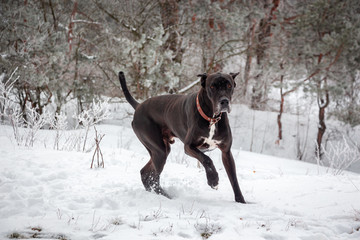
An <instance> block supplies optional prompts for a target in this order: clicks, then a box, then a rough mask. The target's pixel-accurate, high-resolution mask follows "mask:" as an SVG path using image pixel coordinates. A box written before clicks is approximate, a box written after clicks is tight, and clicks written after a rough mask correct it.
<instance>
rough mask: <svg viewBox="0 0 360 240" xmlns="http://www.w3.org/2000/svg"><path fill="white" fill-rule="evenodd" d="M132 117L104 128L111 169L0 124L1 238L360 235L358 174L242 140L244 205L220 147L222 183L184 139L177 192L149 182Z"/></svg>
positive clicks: (305, 239) (176, 154)
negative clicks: (270, 152) (159, 191)
mask: <svg viewBox="0 0 360 240" xmlns="http://www.w3.org/2000/svg"><path fill="white" fill-rule="evenodd" d="M129 125H130V121H129V120H126V124H124V125H121V126H119V125H110V124H103V125H99V126H97V129H98V131H99V132H101V133H103V134H105V137H104V140H103V142H101V145H100V146H101V150H102V152H103V154H104V160H105V168H96V169H90V164H91V159H92V155H93V151H90V152H87V153H83V152H76V151H55V150H51V149H49V148H50V147H49V146H50V145H51V143H50V142H51V141H50V139H51V138H52V137H51V135H52V134H53V133H52V132H51V131H50V130H42V131H41V132H40V135H41V136H42V137H41V138H42V139H44V140H43V141H39V142H38V143H37V144H36V146H34V147H32V148H26V147H18V146H17V145H16V144H15V143H14V142H12V141H10V140H9V139H11V135H12V129H11V127H9V126H4V125H2V126H0V159H1V168H0V239H7V238H41V239H101V240H105V239H207V238H209V239H230V240H231V239H280V240H281V239H302V240H310V239H313V240H319V239H359V238H360V190H359V189H360V175H359V174H356V173H351V172H347V171H344V172H343V173H342V174H341V175H333V174H331V173H328V172H327V169H326V168H324V167H318V166H317V165H315V164H310V163H304V162H300V161H296V160H289V159H285V158H278V157H272V156H267V155H261V154H256V153H251V152H247V151H242V150H239V149H237V148H236V145H235V146H234V147H233V155H234V158H235V161H236V166H237V175H238V178H239V181H240V187H241V189H242V192H243V195H244V197H245V199H246V201H247V202H248V204H246V205H244V204H239V203H236V202H234V196H233V191H232V188H231V186H230V183H229V180H228V178H227V176H226V172H225V170H224V168H223V165H222V162H221V154H220V152H219V151H218V150H214V151H212V152H210V153H209V156H210V157H211V158H212V159H213V161H214V164H215V166H216V168H217V170H218V172H219V178H220V182H219V189H218V190H217V191H216V190H213V189H211V188H210V187H209V186H208V185H207V181H206V176H205V171H204V170H203V169H202V168H198V167H197V162H196V160H195V159H192V158H190V157H188V156H186V155H185V154H184V150H183V144H182V143H181V142H180V141H179V140H176V143H175V144H174V145H172V150H171V153H170V155H169V158H168V161H167V163H166V165H165V169H164V172H163V173H162V178H161V183H162V186H163V188H164V189H165V190H166V191H167V192H168V193H169V194H170V195H171V196H172V197H173V199H171V200H170V199H167V198H164V197H162V196H158V195H156V194H154V193H149V192H146V191H145V190H144V188H143V185H142V183H141V180H140V173H139V171H140V169H141V168H142V167H143V165H145V163H146V162H147V161H148V159H149V156H148V153H147V152H146V150H145V148H144V147H143V146H142V145H141V143H140V142H139V141H138V140H137V139H136V137H135V135H134V134H133V132H132V129H131V128H130V126H129ZM46 137H49V140H46ZM89 139H90V138H89ZM91 140H92V141H93V139H91ZM45 146H47V147H45Z"/></svg>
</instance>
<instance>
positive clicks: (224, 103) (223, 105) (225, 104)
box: [215, 97, 231, 116]
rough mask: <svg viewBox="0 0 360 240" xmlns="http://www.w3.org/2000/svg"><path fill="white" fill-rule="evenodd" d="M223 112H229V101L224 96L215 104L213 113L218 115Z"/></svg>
mask: <svg viewBox="0 0 360 240" xmlns="http://www.w3.org/2000/svg"><path fill="white" fill-rule="evenodd" d="M223 112H227V113H230V112H231V106H230V101H229V99H228V98H226V97H223V98H221V99H220V101H219V102H218V104H217V106H216V107H215V115H216V116H218V115H219V114H220V113H223Z"/></svg>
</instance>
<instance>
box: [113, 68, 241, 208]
mask: <svg viewBox="0 0 360 240" xmlns="http://www.w3.org/2000/svg"><path fill="white" fill-rule="evenodd" d="M238 74H239V73H230V74H224V73H219V72H218V73H213V74H209V75H207V74H206V73H204V74H199V75H198V77H200V78H201V79H200V81H201V89H200V91H199V92H198V93H193V94H189V95H177V94H173V95H162V96H156V97H152V98H149V99H147V100H145V101H144V102H143V103H141V104H140V103H138V102H137V101H136V100H135V99H134V98H133V97H132V96H131V94H130V93H129V90H128V88H127V86H126V80H125V75H124V73H123V72H119V80H120V85H121V88H122V90H123V93H124V95H125V98H126V100H127V101H128V102H129V103H130V105H131V106H132V107H133V108H134V109H135V113H134V118H133V121H132V128H133V130H134V132H135V134H136V136H137V137H138V138H139V140H140V142H141V143H142V144H143V145H144V146H145V148H146V149H147V150H148V152H149V154H150V161H149V162H148V163H147V164H146V165H145V166H144V167H143V168H142V169H141V171H140V173H141V180H142V182H143V184H144V187H145V189H146V190H147V191H151V190H153V191H154V192H155V193H157V194H161V195H164V196H165V197H168V198H170V196H169V195H168V194H167V193H166V192H165V191H164V190H163V189H162V187H161V186H160V174H161V172H162V170H163V168H164V165H165V162H166V158H167V156H168V155H169V153H170V144H172V143H174V137H177V138H179V139H180V140H181V141H182V142H183V143H184V148H185V153H186V154H187V155H189V156H191V157H194V158H196V159H197V160H199V162H200V163H201V164H202V165H203V166H204V168H205V171H206V177H207V183H208V185H209V186H210V187H212V188H214V189H217V187H218V183H219V176H218V173H217V171H216V169H215V166H214V164H213V162H212V160H211V159H210V158H209V157H208V156H207V155H205V154H204V152H206V151H209V150H212V149H214V148H219V149H220V150H221V152H222V162H223V164H224V166H225V169H226V173H227V175H228V177H229V180H230V183H231V186H232V188H233V191H234V195H235V201H236V202H240V203H245V199H244V197H243V195H242V193H241V190H240V187H239V184H238V180H237V177H236V168H235V162H234V158H233V156H232V153H231V145H232V135H231V129H230V125H229V120H228V116H227V114H228V113H230V111H231V104H230V102H231V97H232V94H233V92H234V88H235V86H236V83H235V80H234V79H235V77H236V76H237V75H238Z"/></svg>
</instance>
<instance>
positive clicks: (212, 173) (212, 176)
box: [185, 144, 219, 189]
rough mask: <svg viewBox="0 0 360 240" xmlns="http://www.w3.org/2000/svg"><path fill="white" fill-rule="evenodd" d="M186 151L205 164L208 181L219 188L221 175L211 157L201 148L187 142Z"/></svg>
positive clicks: (211, 185)
mask: <svg viewBox="0 0 360 240" xmlns="http://www.w3.org/2000/svg"><path fill="white" fill-rule="evenodd" d="M185 153H186V154H188V155H189V156H191V157H194V158H196V159H197V160H199V162H200V163H201V164H202V165H203V166H204V168H205V171H206V177H207V181H208V184H209V186H210V187H212V188H214V189H217V186H218V185H219V175H218V173H217V171H216V169H215V166H214V164H213V161H212V160H211V158H209V157H208V156H206V155H205V154H204V153H202V152H201V151H200V150H199V149H197V148H196V147H194V146H192V145H191V144H185Z"/></svg>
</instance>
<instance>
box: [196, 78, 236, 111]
mask: <svg viewBox="0 0 360 240" xmlns="http://www.w3.org/2000/svg"><path fill="white" fill-rule="evenodd" d="M238 74H239V73H230V74H224V73H220V72H218V73H213V74H210V75H207V74H206V73H203V74H199V75H198V77H201V86H202V87H203V89H204V90H205V92H206V94H207V96H208V97H209V99H210V100H211V103H212V106H213V109H214V113H215V115H219V114H220V113H221V112H228V113H230V111H231V106H230V102H231V97H232V94H233V92H234V88H235V86H236V83H235V77H236V76H237V75H238Z"/></svg>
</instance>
